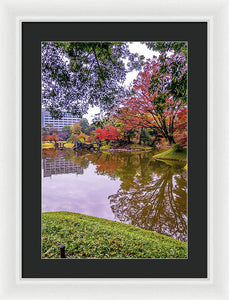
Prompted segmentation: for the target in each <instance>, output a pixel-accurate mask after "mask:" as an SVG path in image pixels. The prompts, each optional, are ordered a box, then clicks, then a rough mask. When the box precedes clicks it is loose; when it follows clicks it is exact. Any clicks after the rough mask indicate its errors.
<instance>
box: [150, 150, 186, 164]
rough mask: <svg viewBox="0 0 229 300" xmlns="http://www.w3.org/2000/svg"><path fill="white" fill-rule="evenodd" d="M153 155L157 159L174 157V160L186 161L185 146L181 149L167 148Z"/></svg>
mask: <svg viewBox="0 0 229 300" xmlns="http://www.w3.org/2000/svg"><path fill="white" fill-rule="evenodd" d="M154 157H155V158H159V159H174V160H181V161H187V148H184V150H183V151H174V149H173V148H170V149H169V150H167V151H165V152H162V153H159V154H157V155H155V156H154Z"/></svg>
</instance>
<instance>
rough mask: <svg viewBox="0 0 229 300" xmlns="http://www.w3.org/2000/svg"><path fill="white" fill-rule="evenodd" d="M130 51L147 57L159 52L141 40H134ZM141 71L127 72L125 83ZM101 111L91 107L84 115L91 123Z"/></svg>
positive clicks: (127, 83) (127, 84) (129, 81)
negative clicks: (150, 48)
mask: <svg viewBox="0 0 229 300" xmlns="http://www.w3.org/2000/svg"><path fill="white" fill-rule="evenodd" d="M129 47H130V51H131V52H133V53H138V54H139V55H144V56H145V59H148V58H152V57H153V56H154V55H158V54H159V53H158V52H156V51H152V50H149V49H148V48H147V47H146V45H143V44H141V43H140V42H133V43H131V44H130V45H129ZM138 72H139V71H132V72H130V73H128V74H127V76H126V80H125V83H124V84H125V85H126V86H129V85H130V84H131V83H132V82H133V80H134V79H135V78H136V77H137V74H138ZM99 112H100V109H99V107H93V108H92V107H90V108H89V110H88V113H87V114H86V115H84V116H83V117H84V118H86V119H87V120H88V121H89V123H91V121H92V119H93V118H94V116H95V114H98V113H99Z"/></svg>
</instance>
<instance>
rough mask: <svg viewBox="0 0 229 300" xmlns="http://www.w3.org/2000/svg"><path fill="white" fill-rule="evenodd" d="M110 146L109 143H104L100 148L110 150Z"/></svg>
mask: <svg viewBox="0 0 229 300" xmlns="http://www.w3.org/2000/svg"><path fill="white" fill-rule="evenodd" d="M110 148H111V146H110V145H104V146H102V147H101V148H100V149H101V150H110Z"/></svg>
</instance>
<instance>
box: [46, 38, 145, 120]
mask: <svg viewBox="0 0 229 300" xmlns="http://www.w3.org/2000/svg"><path fill="white" fill-rule="evenodd" d="M143 58H144V57H143V56H141V57H140V56H139V55H138V54H136V53H135V54H133V53H131V52H130V50H129V46H128V43H126V42H62V43H61V42H58V43H57V42H43V43H42V56H41V59H42V105H43V106H44V107H45V108H47V109H48V110H49V111H50V113H51V115H52V116H53V117H55V118H61V117H62V116H63V114H64V112H65V111H67V112H71V113H72V114H74V115H78V116H79V117H82V115H83V114H85V113H87V110H88V108H89V105H92V106H100V108H101V109H102V110H108V109H109V108H110V107H112V105H113V103H114V101H115V99H117V98H119V97H123V96H124V94H125V89H124V87H123V83H124V81H125V78H126V74H127V72H129V71H131V70H133V69H138V70H140V68H141V64H142V59H143Z"/></svg>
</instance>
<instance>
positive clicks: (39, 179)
mask: <svg viewBox="0 0 229 300" xmlns="http://www.w3.org/2000/svg"><path fill="white" fill-rule="evenodd" d="M22 76H23V77H22V105H23V111H22V114H23V119H22V122H23V124H22V129H23V131H22V135H23V151H22V152H23V153H22V155H23V181H22V184H23V191H22V221H23V223H22V225H23V226H22V241H23V242H22V277H23V278H50V277H51V278H91V277H97V278H104V277H107V278H117V277H122V278H133V277H138V278H139V277H142V278H190V277H191V278H207V276H208V275H207V23H206V22H182V23H181V22H170V23H169V22H160V23H157V22H148V23H142V22H128V23H123V22H118V23H114V22H113V23H112V22H94V23H93V22H66V23H63V22H55V23H54V22H23V23H22ZM31 98H32V99H33V101H32V102H31ZM192 116H193V117H192ZM31 132H32V133H33V134H32V135H33V138H32V143H31V141H30V140H31V139H29V137H30V136H31ZM41 160H42V161H41ZM28 161H30V163H28ZM31 172H32V173H31ZM197 174H198V175H197ZM32 191H36V193H35V194H36V195H35V197H34V201H31V199H30V198H31V196H30V195H31V192H32ZM199 199H201V201H200V200H199ZM29 224H30V225H29ZM76 269H77V270H78V272H76ZM58 270H61V272H58Z"/></svg>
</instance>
